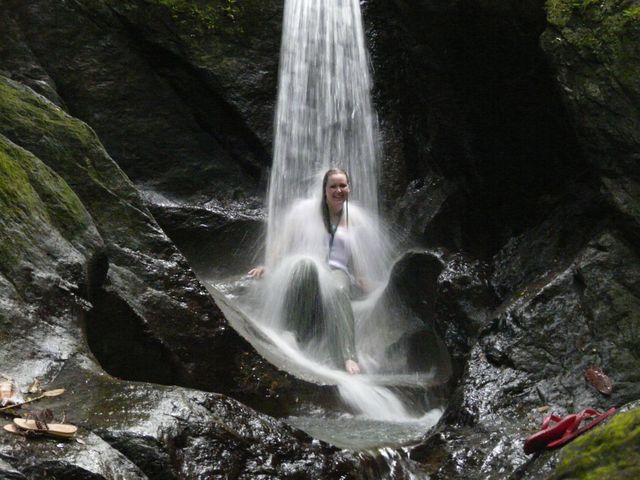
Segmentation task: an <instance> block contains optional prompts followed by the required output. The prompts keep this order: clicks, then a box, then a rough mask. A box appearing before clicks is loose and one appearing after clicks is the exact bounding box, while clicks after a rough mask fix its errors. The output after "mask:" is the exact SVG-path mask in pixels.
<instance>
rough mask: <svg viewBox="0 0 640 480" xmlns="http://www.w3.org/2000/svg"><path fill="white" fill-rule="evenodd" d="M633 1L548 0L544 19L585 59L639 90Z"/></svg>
mask: <svg viewBox="0 0 640 480" xmlns="http://www.w3.org/2000/svg"><path fill="white" fill-rule="evenodd" d="M635 3H636V2H634V1H632V0H599V1H592V0H547V2H546V8H547V19H548V21H549V23H550V24H551V25H553V26H554V27H555V28H556V29H558V30H559V31H560V33H561V35H562V37H563V38H564V39H565V40H566V41H567V42H569V43H570V44H571V45H572V47H573V48H574V50H575V51H576V52H577V53H578V54H579V55H580V56H581V57H582V58H584V59H587V60H589V61H592V62H593V63H595V64H598V65H602V66H603V67H604V69H605V71H604V74H606V76H608V77H612V78H614V79H615V80H616V81H617V82H618V83H620V84H621V85H623V86H624V87H626V88H628V89H630V90H632V91H640V64H639V62H638V58H640V7H638V6H637V5H634V4H635Z"/></svg>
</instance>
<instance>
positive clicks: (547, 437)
mask: <svg viewBox="0 0 640 480" xmlns="http://www.w3.org/2000/svg"><path fill="white" fill-rule="evenodd" d="M577 420H578V415H576V414H572V415H567V416H566V417H564V418H563V419H561V418H560V417H558V416H557V415H549V416H548V417H546V418H545V419H544V420H543V422H542V427H541V428H540V431H539V432H536V433H534V434H533V435H531V436H530V437H527V439H526V440H525V441H524V453H526V454H527V455H528V454H530V453H534V452H538V451H540V450H542V449H543V448H544V447H546V446H547V445H548V444H549V443H550V442H552V441H554V440H557V439H559V438H561V437H562V436H563V435H564V433H565V432H566V431H567V430H568V429H569V428H571V427H573V426H574V424H575V423H576V421H577ZM551 422H554V425H551Z"/></svg>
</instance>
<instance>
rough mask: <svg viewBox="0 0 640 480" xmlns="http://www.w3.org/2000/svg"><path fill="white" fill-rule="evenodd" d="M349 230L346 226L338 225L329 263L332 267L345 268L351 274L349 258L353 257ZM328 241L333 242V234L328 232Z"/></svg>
mask: <svg viewBox="0 0 640 480" xmlns="http://www.w3.org/2000/svg"><path fill="white" fill-rule="evenodd" d="M350 240H351V239H350V237H349V230H348V229H347V228H346V227H343V226H338V228H337V229H336V233H335V235H334V237H333V245H332V246H331V250H330V251H329V258H328V260H327V263H328V264H329V266H330V267H331V268H337V269H338V270H343V271H344V272H346V273H347V274H349V267H348V265H349V260H350V259H351V243H350ZM327 242H331V235H330V234H329V233H327Z"/></svg>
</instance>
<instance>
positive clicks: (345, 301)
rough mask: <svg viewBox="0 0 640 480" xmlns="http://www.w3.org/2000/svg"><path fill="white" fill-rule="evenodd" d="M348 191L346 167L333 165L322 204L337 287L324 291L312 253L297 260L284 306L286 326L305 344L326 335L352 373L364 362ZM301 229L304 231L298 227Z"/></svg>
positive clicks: (257, 272) (257, 271) (255, 272)
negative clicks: (354, 301)
mask: <svg viewBox="0 0 640 480" xmlns="http://www.w3.org/2000/svg"><path fill="white" fill-rule="evenodd" d="M349 193H350V185H349V177H348V175H347V172H345V171H344V170H342V169H339V168H332V169H329V170H328V171H327V172H326V173H325V175H324V178H323V180H322V200H321V204H320V209H321V214H322V222H323V223H324V232H325V233H324V237H325V238H324V240H325V245H326V246H327V247H328V248H327V255H326V262H325V264H326V266H327V267H328V268H329V269H330V272H331V273H330V275H331V284H332V287H331V288H330V289H329V290H327V289H324V292H322V289H321V285H320V281H319V272H318V267H317V264H316V262H314V261H313V260H311V259H308V258H302V259H300V260H298V261H297V262H296V264H295V266H294V268H293V269H292V273H291V275H290V279H289V285H288V287H287V289H286V293H285V298H284V308H283V312H284V314H285V315H286V319H285V328H287V329H290V330H293V331H294V332H295V333H296V337H297V340H298V342H299V343H301V344H303V345H306V344H308V343H309V342H311V341H313V340H314V339H316V340H317V337H323V338H324V339H326V345H327V347H328V350H329V353H330V354H331V357H332V359H333V361H334V363H336V364H342V365H344V368H345V370H346V371H347V372H348V373H350V374H357V373H360V366H359V365H358V362H357V361H356V355H355V340H354V316H353V310H352V308H351V298H350V292H351V288H352V286H353V285H354V283H355V282H354V276H353V274H352V271H351V268H350V266H351V264H352V258H351V238H350V232H349V214H348V210H349V207H348V199H349ZM316 208H317V207H316ZM301 228H304V227H302V226H296V227H295V228H294V230H300V229H301ZM296 233H298V234H300V232H299V231H297V232H296ZM316 240H320V239H316ZM288 241H290V239H288ZM264 272H265V268H264V267H263V266H260V267H256V268H254V269H252V270H251V271H249V276H250V277H252V278H261V277H262V276H263V275H264ZM323 294H324V296H325V298H323Z"/></svg>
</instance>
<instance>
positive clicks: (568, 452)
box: [551, 407, 640, 480]
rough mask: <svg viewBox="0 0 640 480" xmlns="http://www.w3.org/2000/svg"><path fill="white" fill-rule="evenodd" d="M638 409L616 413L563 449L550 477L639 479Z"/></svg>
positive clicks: (584, 479)
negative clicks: (607, 420)
mask: <svg viewBox="0 0 640 480" xmlns="http://www.w3.org/2000/svg"><path fill="white" fill-rule="evenodd" d="M638 445H640V407H636V408H635V409H633V410H631V411H628V412H624V413H618V414H617V415H615V416H614V417H613V418H612V419H611V420H610V421H609V422H608V423H606V424H605V425H604V426H601V427H597V428H595V429H593V430H592V431H590V432H589V433H586V434H584V435H582V436H580V437H578V438H577V439H576V440H574V441H573V442H571V443H570V444H569V445H567V446H566V447H565V448H564V449H563V450H562V453H561V455H560V461H559V463H558V466H557V468H556V471H555V473H554V474H553V476H552V477H551V478H552V479H554V480H560V479H581V480H601V479H605V478H606V479H607V480H616V479H631V478H640V451H639V450H638Z"/></svg>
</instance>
